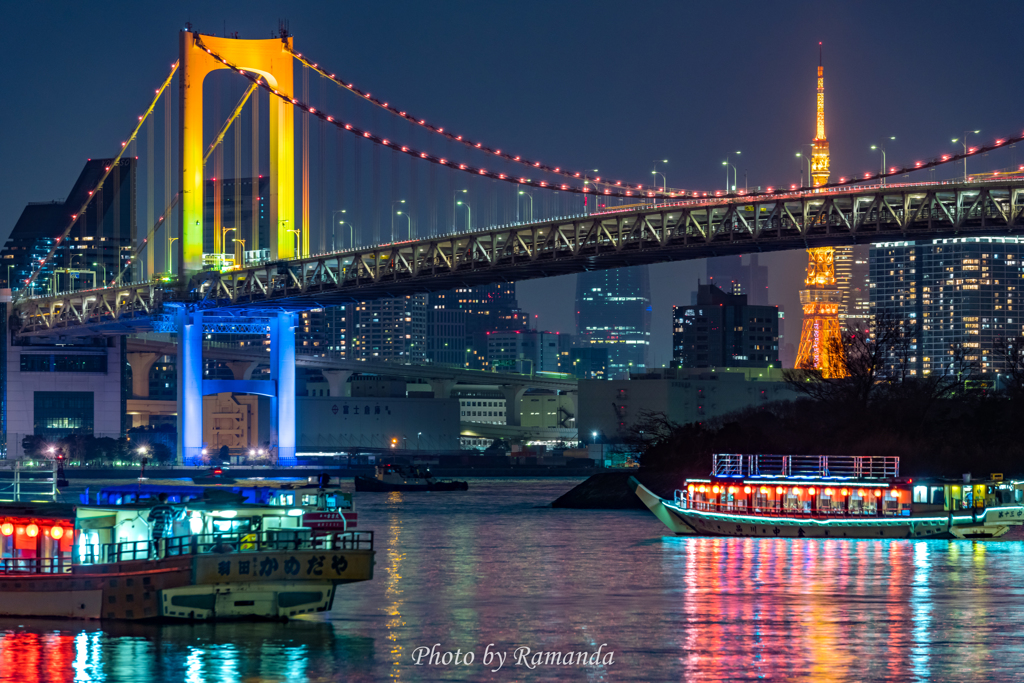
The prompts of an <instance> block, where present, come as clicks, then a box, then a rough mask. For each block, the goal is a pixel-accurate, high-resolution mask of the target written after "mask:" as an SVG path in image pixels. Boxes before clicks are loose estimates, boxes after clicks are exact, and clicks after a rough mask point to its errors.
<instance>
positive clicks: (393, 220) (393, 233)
mask: <svg viewBox="0 0 1024 683" xmlns="http://www.w3.org/2000/svg"><path fill="white" fill-rule="evenodd" d="M395 204H405V200H404V199H396V200H395V201H393V202H391V243H392V244H394V243H395Z"/></svg>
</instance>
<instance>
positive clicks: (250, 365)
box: [224, 360, 260, 379]
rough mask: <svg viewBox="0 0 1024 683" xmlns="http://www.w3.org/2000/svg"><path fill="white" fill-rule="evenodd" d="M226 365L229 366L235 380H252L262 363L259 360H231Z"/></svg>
mask: <svg viewBox="0 0 1024 683" xmlns="http://www.w3.org/2000/svg"><path fill="white" fill-rule="evenodd" d="M224 365H226V366H228V369H229V370H231V375H232V376H233V377H234V378H235V379H252V373H253V371H254V370H256V368H258V367H259V365H260V362H259V361H258V360H254V361H247V360H230V361H228V362H226V363H224Z"/></svg>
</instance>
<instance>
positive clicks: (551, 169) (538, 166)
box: [285, 47, 679, 197]
mask: <svg viewBox="0 0 1024 683" xmlns="http://www.w3.org/2000/svg"><path fill="white" fill-rule="evenodd" d="M285 49H287V50H288V51H289V52H290V53H291V55H292V57H294V58H295V59H296V60H297V61H299V62H301V63H302V64H303V65H305V66H307V67H309V68H310V69H312V70H313V71H315V72H317V73H318V74H320V75H321V76H323V77H324V78H326V79H327V80H329V81H331V82H332V83H334V84H335V85H337V86H338V87H340V88H344V89H345V90H348V91H349V92H351V93H353V94H354V95H357V96H359V97H361V98H362V99H363V100H365V101H366V102H369V103H371V104H373V105H376V106H378V107H380V108H381V109H383V110H385V111H387V112H389V113H390V114H393V115H394V116H397V117H399V118H402V119H405V120H406V121H408V122H409V123H412V124H414V125H417V126H420V127H422V128H425V129H427V130H429V131H430V132H432V133H436V134H437V135H441V136H443V137H445V138H448V139H449V140H451V141H452V142H458V143H460V144H462V145H464V146H466V147H468V148H470V149H473V150H476V151H479V152H483V153H485V154H490V155H492V156H496V157H499V158H501V159H504V160H505V161H510V162H513V163H516V164H522V165H523V166H528V167H529V168H532V169H535V170H538V171H545V172H547V173H551V174H554V175H559V176H562V177H565V178H573V179H580V180H589V182H592V183H594V184H597V185H602V186H608V187H625V186H627V185H628V186H630V187H632V186H633V185H632V184H627V183H623V182H622V181H616V182H609V181H607V180H600V179H599V178H598V179H596V180H595V179H590V178H587V176H586V173H584V172H582V171H569V170H565V169H563V168H561V167H559V166H551V165H549V164H544V163H541V162H539V161H535V160H533V159H527V158H524V157H522V156H519V155H514V154H509V153H507V152H502V151H501V150H500V149H494V148H492V147H488V146H486V145H484V144H483V143H482V142H475V141H473V140H471V139H470V138H469V137H468V136H465V135H456V134H455V133H451V132H448V131H446V130H445V129H444V128H443V127H440V126H435V125H433V124H430V123H427V122H426V119H421V118H417V117H415V116H413V115H412V114H410V113H408V112H405V111H402V110H400V109H398V108H397V107H394V106H392V105H390V104H389V103H387V102H384V101H382V100H380V99H378V98H376V97H373V95H371V94H370V93H368V92H365V91H363V90H360V89H359V88H357V87H355V86H354V85H353V84H352V83H346V82H345V81H344V80H342V79H340V78H338V77H337V76H336V75H334V74H329V73H327V72H326V71H324V70H323V69H321V68H320V67H319V66H318V65H317V64H314V63H313V62H310V61H309V60H308V59H306V58H305V57H303V56H302V54H301V53H298V52H295V51H294V50H293V49H290V48H287V47H286V48H285ZM635 187H636V188H637V189H638V190H642V189H643V185H641V184H636V185H635ZM652 191H653V192H654V196H658V197H669V196H671V197H677V196H679V193H678V192H675V193H669V192H666V191H661V190H657V188H653V190H652ZM613 196H614V195H613ZM634 196H635V195H634Z"/></svg>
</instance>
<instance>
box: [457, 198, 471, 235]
mask: <svg viewBox="0 0 1024 683" xmlns="http://www.w3.org/2000/svg"><path fill="white" fill-rule="evenodd" d="M455 205H456V206H464V207H466V232H470V231H471V230H472V229H473V208H472V207H471V206H470V205H469V202H463V201H457V202H455Z"/></svg>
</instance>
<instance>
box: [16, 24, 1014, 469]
mask: <svg viewBox="0 0 1024 683" xmlns="http://www.w3.org/2000/svg"><path fill="white" fill-rule="evenodd" d="M179 41H180V42H179V48H180V54H179V59H178V61H177V62H175V63H174V65H173V66H172V68H171V71H170V74H169V75H168V76H167V78H166V79H165V81H164V82H163V83H162V84H161V85H160V87H159V88H157V89H156V92H155V97H154V98H153V99H152V101H151V103H150V104H149V106H148V107H147V108H146V110H145V111H144V113H143V114H142V115H140V116H139V117H138V121H137V125H136V126H135V128H134V129H133V130H132V132H131V134H130V135H129V137H128V138H127V139H126V141H124V142H123V143H122V145H121V149H120V153H119V154H118V155H117V156H116V157H115V158H113V159H112V160H111V163H110V164H109V165H108V166H107V167H106V169H105V170H106V174H105V175H103V176H102V178H101V179H100V181H99V182H98V184H97V185H96V187H95V188H93V190H92V191H90V192H89V194H88V199H87V200H86V201H85V202H84V205H83V206H82V207H81V208H80V209H79V210H78V211H77V212H76V213H74V214H72V215H71V216H68V217H67V220H68V222H67V227H66V229H65V230H64V232H63V233H62V234H61V235H59V236H58V237H57V238H56V239H55V240H54V244H53V246H52V247H51V248H50V250H49V252H48V253H47V254H45V256H43V257H42V258H40V259H39V261H38V263H35V264H33V265H34V267H35V270H34V272H32V274H31V275H30V276H29V277H28V278H27V279H25V280H24V281H23V282H21V283H19V285H20V286H19V287H18V288H17V291H16V293H15V297H14V301H13V307H12V316H11V328H12V329H11V331H12V333H13V334H14V335H16V336H20V337H41V338H46V337H50V338H61V339H65V340H73V339H75V338H81V337H95V336H103V335H125V334H131V333H135V332H143V331H150V330H156V331H162V332H173V333H175V334H176V335H177V338H178V343H179V345H180V351H179V363H178V364H177V368H178V380H179V381H178V388H179V389H178V391H179V396H178V401H179V413H178V414H179V418H180V419H179V420H178V425H179V426H178V429H179V439H178V443H179V448H180V449H181V450H182V454H183V455H184V457H185V458H186V459H187V458H188V457H189V454H190V453H193V452H195V453H198V451H199V450H200V448H201V446H202V404H201V400H199V397H201V395H203V394H204V393H209V391H213V390H214V388H216V389H217V390H218V391H225V390H232V389H231V387H230V386H227V385H229V384H231V381H230V380H218V383H217V385H216V387H214V386H213V385H212V384H211V385H210V387H204V384H205V383H206V381H204V380H203V378H202V338H203V335H212V334H239V333H244V332H245V331H247V330H248V331H250V332H253V333H260V334H262V333H266V331H267V330H269V332H270V336H271V354H270V356H271V378H272V380H274V389H273V390H272V391H271V392H270V393H271V398H272V404H273V405H272V427H271V429H272V434H273V439H274V441H275V442H277V443H278V444H279V447H280V450H281V453H282V455H287V453H289V451H291V452H294V445H295V433H294V431H295V430H294V424H295V419H294V418H295V416H294V401H293V400H291V399H289V398H288V397H294V395H295V340H294V333H293V331H294V327H295V319H296V314H297V312H299V311H305V310H309V309H312V308H322V307H328V306H333V305H339V304H345V303H350V302H361V301H368V300H372V299H378V298H383V297H397V296H405V295H409V294H414V293H423V292H430V291H440V290H447V289H453V288H457V287H465V286H471V285H477V284H488V283H493V282H500V281H518V280H526V279H531V278H540V277H550V276H555V275H563V274H567V273H575V272H581V271H586V270H594V269H604V268H617V267H623V266H632V265H640V264H647V263H655V262H662V261H675V260H686V259H699V258H706V257H708V256H719V255H727V254H740V253H749V252H757V251H776V250H785V249H805V248H809V247H816V246H837V245H844V244H855V243H868V242H878V241H891V240H917V239H928V238H939V237H946V236H952V235H964V234H984V235H987V236H995V235H1009V234H1013V233H1017V232H1018V231H1020V230H1021V229H1022V228H1024V215H1022V214H1024V197H1022V194H1021V193H1022V190H1024V175H1019V174H1008V175H994V176H992V177H988V178H985V179H982V180H977V179H973V180H972V179H968V178H966V177H965V179H964V180H963V181H945V182H925V183H907V182H895V183H894V182H892V180H891V179H893V178H895V177H897V176H906V175H907V174H910V173H912V172H915V171H920V170H924V169H929V168H935V167H937V166H940V165H943V164H950V163H957V162H959V161H961V160H964V159H965V158H967V157H970V156H973V155H978V154H984V153H987V152H989V151H992V150H996V149H998V148H1000V147H1002V146H1008V145H1013V144H1015V143H1016V142H1019V141H1021V140H1022V139H1024V135H1022V136H1017V137H1007V138H1004V139H997V140H994V141H992V142H991V143H989V144H987V145H979V146H978V147H972V148H965V150H964V153H963V154H958V155H942V156H940V157H937V158H934V159H930V160H928V161H919V162H915V163H913V164H911V165H908V166H901V167H898V168H897V167H890V168H885V169H882V172H880V173H877V174H870V173H867V174H861V175H859V176H853V175H851V176H848V177H840V178H839V181H838V182H834V183H829V184H827V185H824V186H821V187H815V188H810V187H802V188H798V187H794V186H790V187H788V188H768V189H767V190H765V191H757V192H752V193H746V192H739V193H722V192H701V191H693V190H683V189H674V188H669V187H665V186H660V187H659V186H656V185H647V184H642V183H630V182H626V181H623V180H613V179H610V178H609V177H607V176H602V175H600V174H599V173H598V172H597V171H596V170H580V169H570V168H567V167H561V166H554V165H551V164H547V163H542V162H541V161H539V160H535V159H533V158H532V157H530V156H527V155H523V154H516V153H515V152H514V151H511V150H505V149H502V148H500V147H497V146H493V145H485V144H484V143H483V142H481V141H478V140H475V139H472V138H471V137H469V136H467V135H464V134H460V133H459V132H458V131H454V130H450V129H446V128H445V127H444V126H441V125H439V124H435V123H433V122H428V121H427V120H426V119H425V118H421V117H418V116H416V115H415V114H414V113H412V112H408V111H405V110H403V109H401V108H400V107H399V106H397V105H396V104H395V103H390V102H387V101H384V100H382V99H380V98H379V97H375V96H373V95H372V93H370V92H369V91H366V90H364V89H360V88H358V87H356V86H355V85H354V84H353V83H351V82H348V81H347V80H346V79H344V78H342V77H341V76H338V75H336V74H335V73H332V72H330V71H329V70H328V69H327V68H325V67H322V66H320V65H319V64H318V63H317V62H314V61H312V60H311V59H310V58H308V57H306V56H303V55H302V54H300V53H298V52H296V51H295V49H294V44H293V38H292V37H291V36H290V35H287V33H286V32H283V31H282V33H281V35H279V36H278V37H276V38H272V39H266V40H243V39H238V38H222V37H216V36H209V35H203V34H200V33H198V32H195V31H192V30H191V29H190V30H186V31H182V32H181V33H180V37H179ZM296 70H298V71H299V74H300V76H299V78H298V79H296V77H295V72H296ZM210 76H214V77H213V78H211V79H210V83H206V81H207V78H208V77H210ZM311 76H312V77H313V79H314V81H313V84H311V83H310V77H311ZM296 81H298V83H296ZM175 83H176V85H177V87H176V88H175V87H174V85H175ZM204 83H205V84H206V86H207V87H205V88H204ZM211 90H212V92H210V91H211ZM175 100H176V102H175ZM161 105H162V106H161ZM222 111H226V112H227V116H226V117H224V118H222V117H221V112H222ZM161 116H162V119H163V120H162V123H163V125H162V126H161V128H162V129H163V135H162V143H163V144H162V145H161V146H162V148H163V154H162V158H160V155H158V154H157V150H158V149H159V146H158V145H157V141H158V139H159V138H160V136H159V135H158V133H157V130H158V127H157V125H156V121H157V119H158V118H160V117H161ZM296 121H298V124H299V127H300V131H299V134H298V135H297V134H296V130H295V128H296ZM246 127H247V128H248V130H245V128H246ZM297 140H298V144H296V141H297ZM265 141H266V142H267V144H264V142H265ZM296 146H298V147H299V150H298V154H297V151H296ZM175 148H176V149H177V154H173V153H172V149H175ZM122 158H128V159H130V160H134V162H135V163H134V170H133V171H132V172H139V169H141V168H142V167H143V165H144V167H145V171H144V177H145V186H146V192H145V195H146V202H145V203H146V210H145V215H146V217H145V220H144V221H143V224H142V225H143V227H142V228H141V229H137V230H136V234H135V235H134V246H133V247H132V248H131V249H130V253H127V254H125V256H124V258H123V262H122V263H121V264H120V268H119V272H117V273H111V274H110V275H111V276H110V277H106V274H104V283H103V284H104V286H102V287H89V288H79V287H78V286H77V285H76V284H75V283H76V282H83V281H74V280H69V286H68V287H67V288H66V289H67V291H52V289H53V288H52V287H51V288H50V291H45V288H44V291H42V292H39V291H38V290H40V289H41V285H42V284H44V283H43V278H42V277H41V274H42V273H44V272H46V270H47V269H48V268H49V269H53V268H55V267H59V266H64V267H65V268H68V267H69V266H70V265H71V258H72V257H73V255H74V249H75V246H76V245H75V242H76V241H77V240H78V239H79V238H85V237H86V236H84V235H81V234H80V233H81V229H82V224H83V222H84V220H85V217H86V216H87V214H88V212H89V211H90V210H92V211H95V210H96V207H95V206H94V204H95V203H96V202H97V201H101V198H102V194H103V193H102V190H103V187H104V183H105V182H107V179H108V175H110V174H111V173H116V172H118V171H117V169H119V168H120V167H121V166H120V162H121V161H122ZM232 158H233V163H228V161H229V160H231V159H232ZM160 168H162V170H163V172H162V173H160V172H159V169H160ZM296 171H298V172H297V173H296ZM296 175H298V178H296ZM229 176H233V177H229ZM242 178H247V179H248V180H249V181H250V182H249V185H250V187H249V189H248V190H246V195H245V196H243V194H242V192H243V190H242V187H243V184H242V183H241V182H239V181H240V179H242ZM160 180H162V185H163V194H162V196H161V201H160V202H159V203H158V202H157V199H156V195H157V193H156V187H157V186H158V185H160V184H161V183H160V182H159V181H160ZM887 181H888V182H887ZM226 192H230V193H232V194H229V195H227V196H225V193H226ZM208 194H209V195H210V196H208ZM535 202H536V204H537V205H539V209H538V206H536V205H535ZM160 206H162V207H163V210H162V211H160V212H159V214H158V212H157V208H158V207H160ZM244 207H245V208H244ZM243 208H244V210H243ZM535 210H536V211H535ZM474 214H475V216H476V217H477V218H478V219H479V222H477V223H474V220H473V218H474ZM339 217H340V218H341V220H339ZM403 228H404V230H403ZM403 232H404V239H402V237H403ZM229 234H230V238H229ZM339 234H340V242H339ZM346 237H347V239H346ZM314 244H316V247H315V248H314V246H313V245H314ZM339 244H340V248H339ZM229 245H230V246H229ZM158 264H159V265H158ZM238 382H240V383H239V384H238V386H237V387H235V389H237V390H238V391H243V392H244V391H247V390H248V389H251V387H248V385H245V386H243V384H244V381H243V380H238ZM226 386H227V388H225V387H226ZM207 389H209V391H207Z"/></svg>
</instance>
